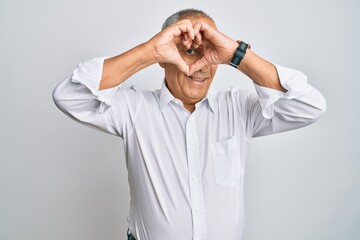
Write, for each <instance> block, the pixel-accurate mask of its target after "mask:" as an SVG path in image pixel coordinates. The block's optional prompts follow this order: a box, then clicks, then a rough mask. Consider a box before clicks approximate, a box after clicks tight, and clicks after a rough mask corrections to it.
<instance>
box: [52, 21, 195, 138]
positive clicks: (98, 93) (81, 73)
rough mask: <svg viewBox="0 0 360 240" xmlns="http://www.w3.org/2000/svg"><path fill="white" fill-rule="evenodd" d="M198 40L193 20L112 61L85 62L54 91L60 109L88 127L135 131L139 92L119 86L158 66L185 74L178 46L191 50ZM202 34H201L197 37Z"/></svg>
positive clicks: (173, 26) (115, 132)
mask: <svg viewBox="0 0 360 240" xmlns="http://www.w3.org/2000/svg"><path fill="white" fill-rule="evenodd" d="M183 33H187V35H188V36H190V39H193V38H194V36H195V32H194V29H193V28H192V24H191V22H190V21H189V20H182V21H179V22H177V23H176V24H173V25H171V26H169V27H168V28H166V29H164V30H163V31H161V32H160V33H158V34H157V35H155V36H154V37H153V38H151V39H150V40H149V41H147V42H145V43H143V44H140V45H138V46H136V47H134V48H133V49H131V50H129V51H127V52H125V53H122V54H120V55H118V56H115V57H112V58H108V59H105V58H95V59H91V60H88V61H85V62H82V63H80V64H79V65H78V67H77V68H76V69H75V70H74V71H73V73H72V75H71V76H69V77H68V78H66V79H64V80H63V81H61V82H60V83H59V84H58V85H57V86H56V87H55V89H54V90H53V99H54V102H55V104H56V106H57V107H58V108H59V109H60V110H61V111H63V112H64V113H65V114H66V115H68V116H69V117H71V118H73V119H74V120H76V121H78V122H81V123H83V124H85V125H87V126H91V127H94V128H96V129H98V130H102V131H105V132H108V133H110V134H113V135H117V136H121V137H123V136H124V135H126V134H127V132H129V131H130V130H131V128H132V125H133V122H134V119H135V117H136V112H137V107H138V103H139V101H140V95H139V92H137V91H136V90H134V89H120V88H119V87H120V86H119V85H120V84H121V83H122V82H124V81H125V80H126V79H128V78H129V77H130V76H132V75H133V74H135V73H136V72H138V71H140V70H141V69H143V68H145V67H147V66H149V65H151V64H153V63H157V62H169V63H173V64H175V65H177V66H178V68H179V69H182V71H184V72H188V71H189V67H188V65H186V63H185V62H184V61H183V60H182V58H181V56H180V54H179V52H178V51H177V48H176V44H177V43H180V42H182V44H183V45H186V46H189V44H191V43H190V41H191V40H190V39H187V40H185V39H184V38H183V37H182V36H183ZM197 34H199V33H197Z"/></svg>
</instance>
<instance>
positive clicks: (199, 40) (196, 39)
mask: <svg viewBox="0 0 360 240" xmlns="http://www.w3.org/2000/svg"><path fill="white" fill-rule="evenodd" d="M193 42H194V43H195V44H196V45H198V46H199V45H201V43H202V37H201V34H200V33H198V34H197V35H195V38H194V41H193Z"/></svg>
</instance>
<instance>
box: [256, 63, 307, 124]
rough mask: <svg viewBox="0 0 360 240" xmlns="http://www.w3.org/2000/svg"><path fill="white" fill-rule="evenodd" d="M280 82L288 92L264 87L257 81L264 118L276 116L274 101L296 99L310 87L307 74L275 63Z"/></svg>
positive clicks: (257, 90)
mask: <svg viewBox="0 0 360 240" xmlns="http://www.w3.org/2000/svg"><path fill="white" fill-rule="evenodd" d="M275 67H276V70H277V73H278V76H279V79H280V83H281V85H282V86H283V87H284V88H285V89H286V90H287V92H286V93H284V92H281V91H279V90H276V89H272V88H266V87H262V86H260V85H257V84H256V83H255V89H256V92H257V95H258V97H259V102H260V105H261V109H262V115H263V116H264V118H267V119H271V118H272V117H273V116H274V109H275V108H274V103H275V102H277V101H278V100H279V99H282V98H284V99H295V98H297V97H299V96H302V95H304V94H306V92H307V91H308V90H309V89H310V86H309V84H308V83H307V76H306V75H305V74H303V73H302V72H300V71H298V70H294V69H290V68H286V67H283V66H280V65H277V64H275Z"/></svg>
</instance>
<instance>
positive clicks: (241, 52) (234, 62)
mask: <svg viewBox="0 0 360 240" xmlns="http://www.w3.org/2000/svg"><path fill="white" fill-rule="evenodd" d="M237 42H239V41H237ZM250 47H251V46H250V44H248V43H246V42H242V41H241V42H240V43H239V46H238V47H237V49H236V51H235V53H234V56H233V58H232V59H231V61H230V62H229V64H230V65H231V66H233V67H234V68H238V67H239V65H240V62H241V60H242V59H243V58H244V57H245V53H246V50H247V49H248V48H249V49H250Z"/></svg>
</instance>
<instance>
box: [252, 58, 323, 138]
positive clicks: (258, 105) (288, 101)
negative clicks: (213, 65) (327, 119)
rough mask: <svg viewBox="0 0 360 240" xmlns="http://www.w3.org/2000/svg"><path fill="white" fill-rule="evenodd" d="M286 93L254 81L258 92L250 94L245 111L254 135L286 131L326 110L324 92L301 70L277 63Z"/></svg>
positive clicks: (315, 117)
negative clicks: (310, 81)
mask: <svg viewBox="0 0 360 240" xmlns="http://www.w3.org/2000/svg"><path fill="white" fill-rule="evenodd" d="M275 67H276V69H277V72H278V76H279V79H280V83H281V85H282V86H283V87H284V88H285V89H286V90H287V92H286V93H284V92H281V91H278V90H275V89H271V88H266V87H262V86H259V85H257V84H255V90H256V94H249V95H248V96H247V99H246V105H245V108H246V110H245V112H246V114H247V116H246V118H247V123H248V126H247V128H248V131H250V132H249V135H250V136H252V137H258V136H264V135H268V134H273V133H278V132H284V131H288V130H292V129H296V128H300V127H304V126H307V125H309V124H311V123H313V122H315V121H316V120H317V119H319V118H320V116H321V115H322V114H323V113H324V112H325V110H326V101H325V98H324V97H323V95H322V94H321V93H320V92H319V91H318V90H317V89H315V88H314V87H313V86H311V85H310V84H309V83H308V82H307V76H306V75H305V74H303V73H302V72H300V71H298V70H294V69H290V68H286V67H283V66H280V65H275Z"/></svg>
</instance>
